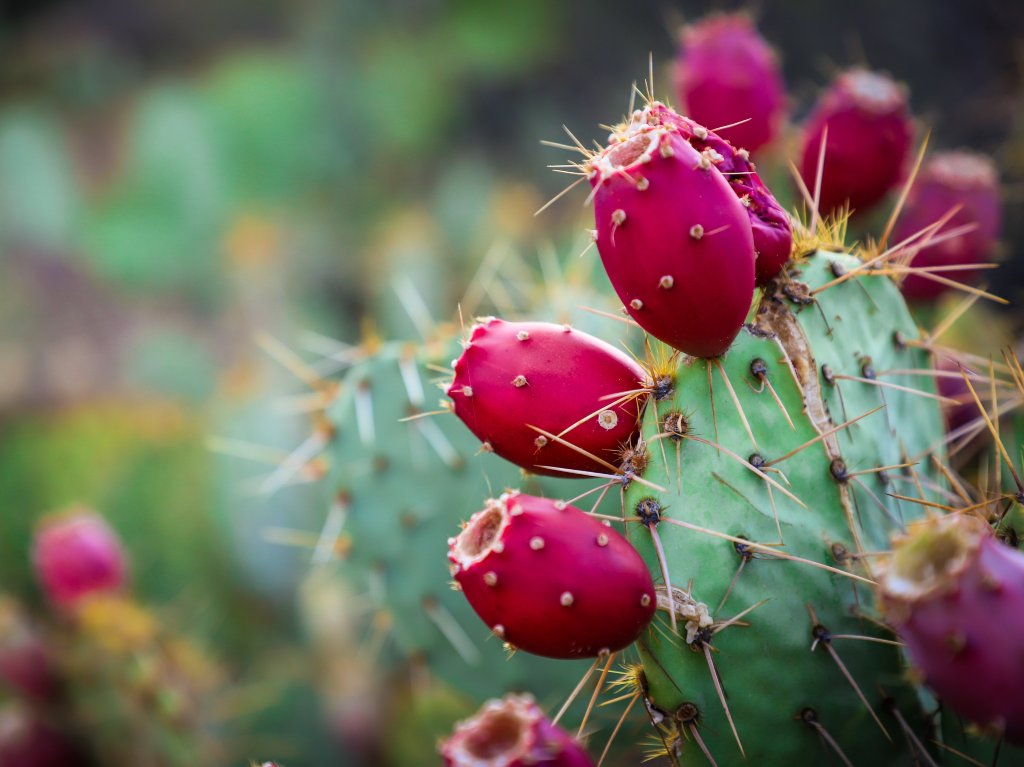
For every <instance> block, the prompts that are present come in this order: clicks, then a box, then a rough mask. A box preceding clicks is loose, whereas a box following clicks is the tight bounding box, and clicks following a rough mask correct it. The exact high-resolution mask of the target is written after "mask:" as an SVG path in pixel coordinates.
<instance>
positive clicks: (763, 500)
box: [625, 252, 943, 765]
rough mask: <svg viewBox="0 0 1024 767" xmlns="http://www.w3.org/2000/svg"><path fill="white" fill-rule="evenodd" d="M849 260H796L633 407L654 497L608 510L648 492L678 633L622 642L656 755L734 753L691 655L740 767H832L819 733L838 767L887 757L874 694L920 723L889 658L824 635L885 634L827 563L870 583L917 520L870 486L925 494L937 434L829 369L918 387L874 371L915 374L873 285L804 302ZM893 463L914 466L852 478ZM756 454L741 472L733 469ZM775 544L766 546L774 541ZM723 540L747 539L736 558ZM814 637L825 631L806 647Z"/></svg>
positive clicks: (900, 751) (875, 281) (890, 295)
mask: <svg viewBox="0 0 1024 767" xmlns="http://www.w3.org/2000/svg"><path fill="white" fill-rule="evenodd" d="M860 263H861V262H860V261H858V260H857V259H856V258H854V257H852V256H849V255H846V254H840V253H831V252H818V253H816V254H814V255H812V256H810V257H808V258H806V259H805V260H803V261H801V262H800V263H799V264H798V265H797V266H796V267H795V268H791V269H790V272H789V275H788V277H786V278H785V281H782V280H780V281H779V282H778V283H777V284H775V285H774V286H772V288H771V289H770V290H769V291H768V293H767V294H766V296H765V297H764V298H763V300H762V304H761V307H760V310H759V312H758V314H757V316H756V321H755V324H754V325H752V326H750V327H749V328H748V329H747V330H746V331H745V332H743V333H741V334H740V336H739V338H738V339H737V340H736V342H735V343H734V345H733V347H732V348H731V349H730V351H729V352H728V354H727V355H726V356H725V357H723V358H720V359H718V360H710V361H706V360H693V359H685V360H683V361H682V363H681V364H679V365H678V367H677V368H676V369H675V371H674V376H675V382H674V387H673V390H672V391H670V392H667V393H665V396H663V397H661V398H660V400H658V399H656V400H652V402H651V403H650V404H649V405H648V408H647V411H646V414H645V420H644V436H645V439H646V440H647V446H648V450H649V458H650V461H649V464H648V466H647V468H646V470H645V472H644V473H643V479H644V480H646V481H647V482H651V483H654V484H656V485H658V486H661V487H663V488H665V492H660V491H653V490H652V489H651V487H650V486H645V485H643V484H641V483H638V482H633V483H632V484H631V486H630V487H629V489H628V490H627V493H626V506H625V508H626V513H627V514H630V515H633V514H635V513H636V512H635V510H636V509H637V507H638V504H640V502H641V501H643V500H644V499H649V498H650V499H654V500H655V501H656V502H657V504H658V506H657V507H651V506H650V505H648V507H647V509H646V510H647V511H648V512H649V511H650V510H651V508H654V509H658V508H659V507H660V514H661V515H662V519H661V521H660V522H659V523H657V524H656V526H655V529H656V532H657V534H658V538H659V539H660V542H661V544H662V546H663V547H664V551H665V560H666V561H667V569H668V572H669V577H670V579H671V581H672V586H673V587H674V589H675V594H676V597H675V602H676V613H677V619H678V624H679V633H678V634H673V633H672V631H671V627H670V623H669V619H668V617H667V615H666V612H664V611H659V615H658V617H657V619H656V621H655V623H654V624H653V625H652V628H651V629H650V630H649V631H648V633H647V634H646V635H645V636H644V637H643V638H641V640H640V642H639V649H640V651H641V656H642V658H643V661H644V671H645V677H646V684H647V689H646V695H647V698H648V702H649V706H650V707H652V708H653V710H654V712H655V714H656V716H661V715H664V716H665V720H664V724H665V725H666V726H665V728H664V729H663V732H665V733H667V734H666V745H667V746H668V749H669V750H670V751H675V752H676V754H677V756H678V758H679V760H680V762H681V763H684V764H690V763H695V764H703V763H704V761H705V757H704V756H703V755H702V754H701V748H702V745H703V747H704V748H706V749H707V751H708V752H709V753H710V754H711V755H712V756H713V757H714V758H715V759H716V760H718V763H719V764H726V763H730V764H731V763H738V760H739V759H740V758H741V757H740V752H739V748H738V746H737V743H736V741H735V739H734V737H733V734H732V731H731V728H730V724H729V722H728V720H727V718H726V716H725V713H724V710H723V705H722V703H721V701H720V698H719V695H718V693H717V691H716V686H715V683H714V679H713V676H712V672H711V669H710V668H709V662H708V659H707V657H706V656H710V657H711V658H712V659H713V661H714V666H715V668H716V669H717V673H718V675H719V678H720V682H721V686H722V688H723V689H724V692H725V695H726V696H727V702H728V706H729V710H730V712H731V716H732V719H733V721H734V722H735V726H736V730H737V732H738V735H739V737H740V739H741V740H742V742H743V745H744V748H745V751H746V757H747V759H748V760H749V761H750V763H752V764H823V763H831V762H833V761H835V762H837V763H838V762H839V758H838V757H837V755H836V754H835V753H833V752H832V749H831V747H830V746H829V745H828V739H829V738H832V739H834V741H835V742H836V743H837V744H838V745H839V748H841V749H842V751H843V753H845V755H846V756H847V757H848V758H849V759H850V760H851V761H852V762H854V763H871V764H879V765H881V764H902V763H904V762H905V760H906V759H907V745H906V744H907V738H906V737H905V735H904V733H903V732H901V726H900V724H899V722H898V720H897V718H896V717H894V716H893V715H892V714H891V713H888V712H887V711H886V710H885V708H884V707H883V706H882V705H881V694H880V688H881V689H884V691H885V693H886V694H887V695H889V696H891V697H892V698H893V699H894V700H895V701H896V702H897V705H898V706H899V710H900V711H901V713H902V715H903V717H904V719H905V720H906V721H909V722H911V724H912V726H916V725H918V724H920V721H919V720H920V717H919V715H917V714H915V713H914V711H913V708H914V707H913V704H912V702H911V701H912V700H913V697H912V694H911V692H910V691H909V689H908V687H907V685H906V683H905V680H904V677H903V673H904V666H903V663H902V661H901V657H900V651H899V649H898V648H897V647H895V646H892V645H887V644H882V643H876V642H869V641H865V640H862V639H841V638H835V639H831V636H833V635H856V636H865V635H866V636H871V637H877V638H882V639H891V635H890V634H889V633H887V632H885V631H883V630H882V629H880V627H879V626H878V625H877V624H876V623H875V622H874V621H873V619H872V617H871V616H872V615H873V612H872V608H871V604H872V596H871V588H870V584H868V583H865V582H863V581H857V580H855V579H853V578H851V577H849V576H847V575H843V574H842V571H845V572H847V573H850V574H852V575H856V576H858V577H860V578H862V579H870V577H871V570H872V557H871V556H870V555H871V554H872V553H874V552H879V551H882V550H884V549H886V548H887V547H888V540H889V538H890V536H891V534H893V533H894V532H898V531H899V530H900V527H901V524H902V523H904V522H905V521H909V520H910V519H913V518H917V517H920V516H922V515H923V513H924V507H923V506H921V505H920V504H915V503H911V502H908V501H899V500H897V499H895V498H892V497H890V496H889V495H887V493H891V494H901V495H906V496H913V497H924V498H932V497H933V496H934V490H933V489H935V488H938V487H940V486H941V483H942V479H941V475H937V471H936V469H935V468H934V466H933V465H932V463H931V460H930V456H931V455H932V454H933V453H935V451H941V448H940V446H941V442H942V437H943V431H942V421H941V418H940V413H939V408H938V403H937V402H936V401H935V400H934V399H929V398H928V397H927V396H922V395H921V394H918V393H912V392H908V391H903V390H900V389H894V388H883V387H881V386H878V385H875V384H873V383H866V382H862V381H857V380H851V378H846V377H845V376H849V377H855V378H861V379H869V380H870V379H872V378H874V379H875V380H877V381H882V382H892V383H895V384H898V385H900V386H906V387H912V388H913V389H915V390H918V391H921V392H925V393H933V392H934V386H933V384H932V381H931V379H930V378H928V377H926V376H921V375H903V374H900V375H895V374H892V375H890V374H889V373H888V371H893V370H915V369H919V368H927V367H928V361H927V359H926V358H925V354H924V352H922V351H921V350H919V349H916V348H914V347H912V346H909V345H907V343H906V340H907V339H912V338H916V337H917V335H918V331H917V328H916V326H915V325H914V323H913V322H912V320H911V318H910V315H909V314H908V313H907V310H906V307H905V305H904V303H903V299H902V297H901V296H900V293H899V290H898V288H897V287H896V286H895V285H894V284H893V283H892V281H891V280H889V279H888V278H887V277H882V276H870V277H869V276H863V275H862V276H858V277H857V278H854V279H848V280H846V281H845V282H844V283H841V284H837V285H834V286H831V287H829V288H828V289H826V290H824V291H822V292H821V293H820V294H818V295H817V296H814V295H812V292H811V291H813V290H814V288H815V287H817V286H822V285H825V284H826V283H829V282H830V281H832V280H834V279H836V277H837V276H838V275H842V274H843V273H844V272H845V271H849V270H852V269H854V268H856V267H857V266H858V265H859V264H860ZM756 361H760V362H756ZM762 365H763V368H762V367H761V366H762ZM823 365H827V366H828V367H827V368H825V371H826V372H825V374H824V375H823V373H822V366H823ZM709 366H710V380H711V382H712V386H713V398H712V397H710V396H709V373H708V368H709ZM759 369H760V370H762V371H763V372H762V374H761V375H758V370H759ZM723 371H724V374H725V375H726V376H727V378H728V381H729V382H730V383H731V386H732V391H734V392H735V399H737V400H738V402H739V405H740V406H741V407H742V411H743V413H744V414H745V417H746V420H747V422H748V423H749V431H750V433H752V435H753V438H754V439H755V440H756V445H755V444H754V443H753V441H752V438H751V434H750V433H748V429H747V427H746V426H745V425H744V423H743V420H742V419H741V417H740V416H739V408H738V406H737V404H736V403H735V402H734V398H733V396H732V394H730V390H729V387H728V386H727V385H726V382H725V380H724V379H723ZM826 379H827V380H826ZM769 385H770V387H771V390H769ZM772 390H773V391H774V395H777V398H778V401H776V397H775V396H773V394H772ZM879 407H881V408H882V409H880V410H876V409H877V408H879ZM783 408H785V411H786V413H788V418H789V419H791V420H792V426H790V423H789V422H788V420H787V416H786V415H785V414H784V413H783ZM872 411H875V412H872ZM869 413H870V415H866V414H869ZM672 416H674V418H675V420H674V421H673V420H671V417H672ZM680 416H681V417H682V420H680ZM861 416H863V418H861V420H858V421H856V422H855V423H853V424H851V425H849V426H846V427H845V428H841V429H838V430H837V431H836V428H837V427H839V426H841V425H842V424H843V423H844V422H846V421H849V420H851V419H855V418H858V417H861ZM666 419H669V420H668V421H666ZM666 423H668V426H666ZM673 434H674V436H675V437H677V438H676V439H673V436H670V435H673ZM822 435H825V436H824V437H823V438H822ZM700 440H705V441H706V442H701V441H700ZM812 441H813V444H810V445H809V446H808V447H806V448H805V449H802V450H799V451H798V452H793V451H796V450H797V449H798V448H800V447H801V446H802V445H804V444H806V443H810V442H812ZM708 443H714V445H719V446H721V449H719V448H718V447H716V446H714V445H712V444H708ZM791 452H792V453H793V454H792V455H789V454H790V453H791ZM938 455H939V457H941V452H939V453H938ZM756 456H759V457H756ZM787 456H788V457H787ZM837 459H841V461H842V462H841V463H840V462H839V461H837ZM908 460H917V461H918V463H917V464H916V465H915V466H914V467H913V468H909V467H908V468H895V469H889V470H888V471H886V472H884V473H881V474H880V473H878V472H877V471H876V472H875V473H868V472H870V471H871V470H877V469H879V468H880V467H886V466H895V465H898V464H902V463H907V462H908ZM748 461H750V462H751V463H748ZM762 461H763V462H764V465H763V468H762V469H761V471H762V474H761V475H759V474H757V473H756V472H755V471H753V470H752V465H751V464H754V465H762V464H761V462H762ZM677 467H678V468H679V469H680V470H679V471H677ZM858 472H865V473H862V474H857V473H858ZM764 477H770V478H771V480H772V481H773V482H774V485H770V484H769V482H768V481H767V480H766V479H765V478H764ZM789 494H792V496H790V495H789ZM794 498H798V499H800V501H801V502H802V503H803V504H804V506H801V505H799V504H798V503H797V502H796V501H795V500H794ZM648 520H650V517H648ZM673 520H675V521H681V522H683V523H686V524H689V525H693V526H697V527H700V528H704V529H705V530H710V531H715V532H716V533H721V534H724V535H726V536H732V537H733V540H728V539H723V538H721V537H716V536H714V535H712V534H710V533H708V532H703V531H698V530H695V529H693V528H684V527H680V526H678V525H676V524H673ZM638 522H639V518H638V517H637V516H633V518H632V519H631V523H630V524H627V532H628V533H629V534H630V537H631V540H632V541H633V542H634V543H635V544H636V546H637V547H638V549H639V550H640V551H641V553H643V554H644V556H645V558H646V559H647V560H648V563H649V565H650V567H651V569H652V572H653V573H657V574H659V576H660V574H661V573H662V568H661V565H660V563H659V559H658V556H657V552H656V548H655V546H654V541H653V540H652V536H651V535H650V534H649V533H648V532H647V530H646V529H645V528H644V527H643V526H642V525H641V524H638ZM780 532H781V534H782V540H783V541H784V542H785V545H784V546H776V545H775V544H778V543H780V539H779V533H780ZM742 539H747V540H749V541H751V542H754V546H753V547H751V546H747V547H744V544H743V543H742ZM737 543H738V544H739V548H738V547H737ZM741 551H742V552H743V553H742V555H741V553H740V552H741ZM858 553H862V554H865V555H866V556H865V557H863V558H860V557H856V556H855V555H857V554H858ZM786 557H801V558H804V559H807V560H811V561H813V562H815V563H819V564H820V565H821V566H814V565H812V564H806V563H802V562H796V561H792V560H789V561H787V560H786V559H785V558H786ZM741 564H742V565H743V567H742V571H739V568H740V566H741ZM826 567H827V568H833V570H828V569H825V568H826ZM738 571H739V572H738ZM837 571H839V572H837ZM737 572H738V574H737ZM662 580H664V579H663V578H662ZM662 589H663V590H664V583H662ZM727 592H728V598H727V599H726V600H725V602H724V604H721V603H722V601H723V599H724V598H725V597H726V594H727ZM690 599H692V600H694V601H695V602H697V603H703V604H704V605H706V607H707V609H708V613H707V615H705V616H704V617H703V618H702V617H701V616H700V615H699V610H698V608H697V606H696V605H694V604H693V603H692V602H690ZM659 602H660V603H662V607H663V608H666V607H667V604H665V603H664V600H661V599H660V600H659ZM720 604H721V606H720ZM755 606H756V607H755ZM748 608H753V609H751V610H750V611H749V612H747V613H746V614H745V615H744V616H743V617H742V622H737V623H735V624H732V625H728V626H723V624H725V623H726V622H727V621H729V619H730V618H732V617H734V616H737V615H738V614H739V613H741V612H743V611H746V610H748ZM687 610H689V611H690V612H689V615H690V617H691V618H692V619H691V620H690V621H689V622H687V616H686V615H684V613H685V612H687ZM695 610H698V612H694V611H695ZM812 610H813V613H814V616H815V617H814V618H812V614H811V611H812ZM858 614H862V615H863V616H864V617H858ZM693 616H696V617H693ZM711 620H713V621H714V623H710V621H711ZM816 625H817V626H820V627H824V628H823V629H819V633H818V634H817V635H814V634H813V633H812V632H813V630H814V628H815V626H816ZM825 632H827V633H825ZM816 637H817V639H818V641H817V642H815V639H816ZM687 639H689V640H690V643H689V644H688V643H687ZM704 643H706V644H707V646H708V652H705V650H704V646H705V645H704ZM812 643H814V644H815V645H816V649H814V650H813V651H812ZM836 657H838V658H839V659H841V660H842V663H843V664H844V666H845V668H846V669H847V670H848V671H849V673H850V675H851V676H852V678H853V679H854V680H856V683H857V685H858V686H859V689H860V690H861V691H862V692H863V694H864V696H865V697H866V699H867V701H868V702H869V703H870V704H871V706H872V708H873V710H874V711H875V712H876V714H877V717H878V718H879V719H880V720H881V722H883V723H884V725H885V727H886V729H887V730H888V732H889V734H890V735H891V737H892V740H891V741H889V740H887V739H886V737H885V735H883V733H882V731H881V728H880V726H879V724H877V723H876V722H875V721H873V719H872V716H871V715H870V714H869V711H868V709H867V707H866V706H865V705H864V703H862V702H861V700H860V698H859V696H858V693H857V692H856V691H855V689H854V687H853V686H852V685H851V683H850V682H849V681H848V680H847V679H846V678H845V677H844V673H843V670H842V668H841V667H840V666H839V664H838V662H837V660H836ZM686 704H691V705H690V706H688V705H686ZM812 712H813V713H812ZM826 733H827V737H826Z"/></svg>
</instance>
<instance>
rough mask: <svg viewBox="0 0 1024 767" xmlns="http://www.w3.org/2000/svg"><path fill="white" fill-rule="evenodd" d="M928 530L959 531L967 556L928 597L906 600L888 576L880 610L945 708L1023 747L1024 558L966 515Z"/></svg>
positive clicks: (948, 570)
mask: <svg viewBox="0 0 1024 767" xmlns="http://www.w3.org/2000/svg"><path fill="white" fill-rule="evenodd" d="M927 524H929V525H933V526H947V527H948V526H955V527H956V528H958V529H957V530H956V534H957V535H958V536H962V537H963V539H965V540H966V541H967V544H966V548H967V549H968V554H967V555H966V556H965V557H963V558H961V559H958V560H954V564H952V565H949V564H948V560H947V562H945V563H944V566H945V570H940V578H941V581H942V582H941V585H939V586H938V587H936V588H933V589H931V590H930V591H929V592H928V593H925V594H923V595H913V596H907V595H906V594H905V593H903V592H902V591H901V590H900V589H899V588H896V587H894V580H893V579H892V577H891V574H890V573H886V574H885V577H884V578H882V579H881V581H880V602H879V603H880V606H881V608H882V610H883V613H884V615H885V617H886V620H887V621H888V622H889V624H890V625H891V626H892V627H893V628H894V629H895V630H896V632H897V634H898V635H899V637H900V639H901V640H902V641H903V642H904V643H905V645H906V647H907V651H908V653H909V654H910V657H911V660H912V661H913V662H914V664H915V665H916V666H917V667H918V668H919V669H920V670H921V671H923V672H924V677H925V682H926V684H927V685H928V686H929V687H930V688H931V689H932V690H934V691H935V692H936V693H937V694H938V695H939V697H940V698H941V699H942V702H943V705H944V706H946V707H948V708H949V709H950V710H952V711H953V712H955V713H956V714H958V715H959V716H961V717H963V718H965V719H966V720H968V721H971V722H974V723H976V724H978V725H981V726H982V727H993V728H996V729H997V730H999V731H1002V732H1003V733H1004V734H1005V736H1006V738H1007V740H1010V741H1011V742H1015V743H1022V742H1024V695H1021V690H1022V689H1024V553H1021V552H1020V551H1018V550H1017V549H1014V548H1012V547H1010V546H1008V545H1006V544H1004V543H1001V542H1000V541H999V540H998V539H997V538H996V537H995V535H994V534H993V533H992V530H991V528H990V527H989V526H988V525H987V524H985V523H984V522H982V521H981V520H978V519H976V518H973V517H970V516H969V515H966V514H963V515H955V516H949V517H944V518H941V519H936V520H929V522H928V523H927ZM897 546H899V543H898V542H897ZM944 556H948V555H944ZM949 559H952V557H950V558H949Z"/></svg>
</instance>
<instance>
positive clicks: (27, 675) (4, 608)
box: [0, 597, 58, 702]
mask: <svg viewBox="0 0 1024 767" xmlns="http://www.w3.org/2000/svg"><path fill="white" fill-rule="evenodd" d="M3 687H7V688H8V689H10V690H11V691H13V692H15V693H17V694H18V695H20V696H22V697H25V698H28V699H30V700H33V701H36V702H45V701H49V700H51V699H52V698H53V697H54V695H55V694H56V693H57V689H58V683H57V676H56V673H55V670H54V667H53V662H52V661H51V659H50V653H49V650H48V648H47V646H46V643H45V642H44V641H43V637H42V636H41V635H40V633H39V631H38V630H37V629H36V627H35V626H33V625H32V623H31V621H30V619H29V617H28V616H27V615H26V614H25V612H24V611H23V610H21V609H20V608H19V606H18V605H17V604H16V603H15V602H14V600H12V599H10V598H8V597H0V688H3Z"/></svg>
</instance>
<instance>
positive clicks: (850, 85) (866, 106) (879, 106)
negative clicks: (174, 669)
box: [836, 69, 907, 114]
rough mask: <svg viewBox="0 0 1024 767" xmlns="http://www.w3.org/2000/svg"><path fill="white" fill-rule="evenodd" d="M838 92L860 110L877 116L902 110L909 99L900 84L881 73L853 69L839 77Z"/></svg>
mask: <svg viewBox="0 0 1024 767" xmlns="http://www.w3.org/2000/svg"><path fill="white" fill-rule="evenodd" d="M836 92H837V93H842V94H844V95H845V97H846V98H847V99H849V100H850V101H852V103H853V105H854V106H856V107H857V108H858V109H863V110H864V111H866V112H874V113H876V114H886V113H888V112H896V111H900V110H902V109H903V108H904V107H905V106H906V102H907V97H906V94H905V93H904V90H903V88H901V87H900V85H899V83H897V82H896V81H895V80H893V79H892V78H891V77H889V76H888V75H885V74H882V73H881V72H869V71H868V70H866V69H851V70H850V71H848V72H844V73H843V74H842V75H840V76H839V79H838V80H837V81H836Z"/></svg>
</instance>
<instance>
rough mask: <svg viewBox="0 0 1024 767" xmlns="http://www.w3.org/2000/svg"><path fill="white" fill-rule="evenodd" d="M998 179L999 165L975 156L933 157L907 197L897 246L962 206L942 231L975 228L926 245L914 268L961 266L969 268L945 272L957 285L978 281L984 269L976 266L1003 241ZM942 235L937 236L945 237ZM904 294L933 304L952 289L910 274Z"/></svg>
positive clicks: (899, 222) (941, 154) (916, 259)
mask: <svg viewBox="0 0 1024 767" xmlns="http://www.w3.org/2000/svg"><path fill="white" fill-rule="evenodd" d="M999 203H1000V200H999V176H998V173H997V172H996V167H995V164H994V163H993V162H992V160H990V159H989V158H988V157H985V156H984V155H980V154H975V153H973V152H966V151H957V152H943V153H940V154H936V155H933V156H932V157H931V158H930V159H929V160H928V161H927V162H926V163H925V165H924V168H922V169H921V173H920V175H919V176H918V177H917V179H916V180H915V181H914V186H913V187H912V188H911V190H910V194H909V196H908V197H907V203H906V206H905V207H904V209H903V213H902V215H901V216H900V218H899V221H898V222H897V224H896V230H895V234H894V237H893V241H894V242H901V241H903V240H904V239H906V238H907V237H909V236H910V235H912V234H914V233H916V232H918V231H920V230H921V229H924V228H925V227H926V226H929V225H930V224H933V223H935V222H936V221H938V220H939V219H940V218H942V216H944V215H945V214H947V213H948V212H949V211H951V210H952V209H953V208H954V207H956V206H958V205H959V206H962V207H961V208H960V210H958V211H957V212H956V213H954V214H953V216H952V218H950V219H949V223H947V224H946V225H945V226H944V227H943V231H949V230H951V229H955V228H957V227H961V226H964V225H973V226H974V227H975V228H974V229H972V230H970V231H967V232H964V233H963V234H959V235H957V236H956V237H953V238H951V239H948V240H944V241H942V242H938V243H936V244H934V245H925V246H924V247H922V248H921V249H920V250H919V251H917V254H916V255H915V256H914V260H913V262H912V263H911V265H912V266H922V267H928V266H956V265H959V264H965V265H967V266H968V268H965V269H962V270H961V269H957V270H950V271H948V272H942V273H940V274H939V276H940V277H947V278H949V279H951V280H956V281H957V282H973V281H974V280H976V279H977V277H978V274H979V270H977V269H971V268H969V265H971V264H978V263H981V262H982V261H984V260H985V259H986V258H987V257H988V255H989V254H990V253H991V252H992V250H993V248H994V247H995V244H996V240H997V239H998V238H999V229H1000V224H1001V218H1002V215H1001V211H1000V204H999ZM941 235H942V232H941V231H940V232H938V233H937V236H941ZM902 289H903V294H904V295H905V296H907V297H908V298H913V299H917V300H930V299H933V298H935V297H937V296H938V295H940V294H941V293H943V292H944V291H946V290H949V286H947V285H944V284H943V283H941V282H939V281H937V280H929V279H926V278H924V277H921V276H919V275H916V274H909V275H907V277H906V279H904V280H903V284H902Z"/></svg>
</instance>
